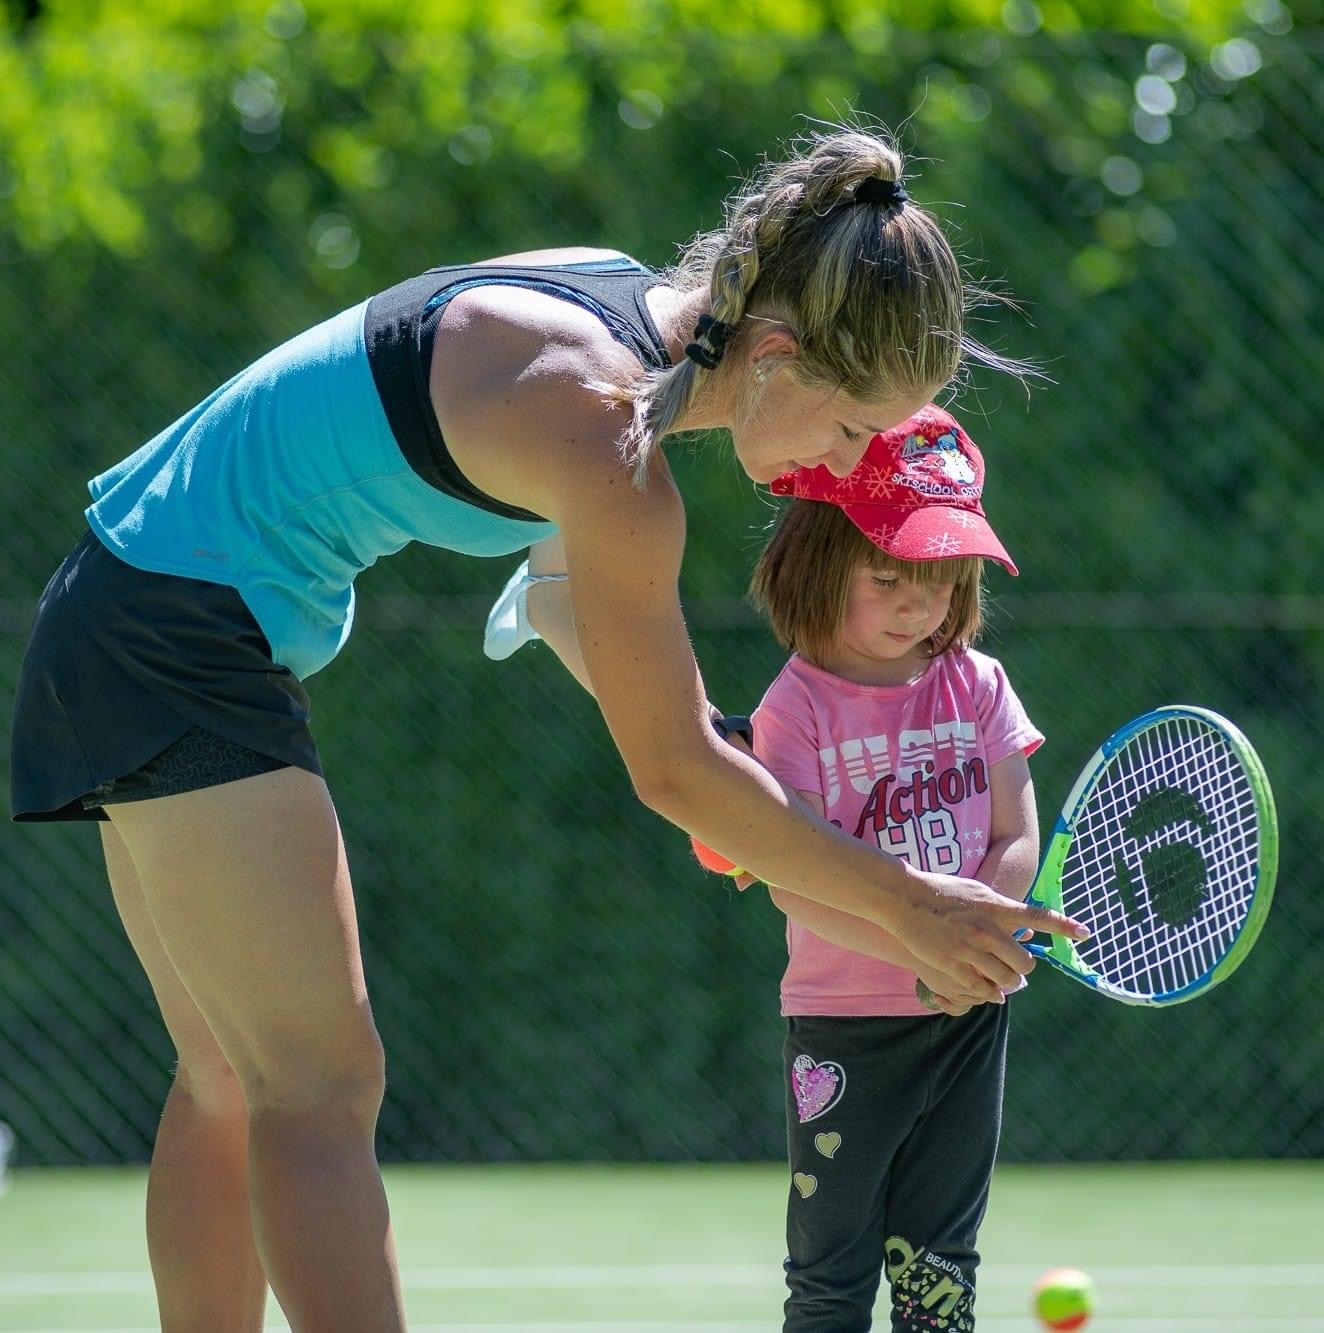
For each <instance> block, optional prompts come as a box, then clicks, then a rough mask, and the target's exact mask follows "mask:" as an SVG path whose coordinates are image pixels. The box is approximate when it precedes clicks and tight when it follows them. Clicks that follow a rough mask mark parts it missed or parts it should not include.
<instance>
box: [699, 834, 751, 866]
mask: <svg viewBox="0 0 1324 1333" xmlns="http://www.w3.org/2000/svg"><path fill="white" fill-rule="evenodd" d="M690 847H691V848H693V850H694V857H695V860H697V861H698V863H699V864H700V865H701V866H702V867H703V868H704V869H705V870H711V871H712V872H713V874H714V875H742V874H744V871H743V870H741V869H740V867H739V866H738V865H736V863H735V862H734V861H728V860H727V859H726V857H724V856H723V855H722V854H721V852H715V851H713V849H712V848H711V847H706V846H705V845H704V844H703V843H701V842H700V841H699V840H698V838H691V839H690Z"/></svg>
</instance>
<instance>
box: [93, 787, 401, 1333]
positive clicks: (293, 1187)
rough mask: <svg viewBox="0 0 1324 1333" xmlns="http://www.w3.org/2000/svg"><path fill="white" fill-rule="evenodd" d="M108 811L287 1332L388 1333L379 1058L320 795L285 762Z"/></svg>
mask: <svg viewBox="0 0 1324 1333" xmlns="http://www.w3.org/2000/svg"><path fill="white" fill-rule="evenodd" d="M109 814H110V816H111V819H112V821H113V823H114V825H115V829H116V831H117V832H118V833H119V835H120V836H121V837H122V838H123V840H124V844H125V846H126V847H127V849H128V852H129V855H130V857H131V859H132V862H133V865H134V866H135V868H136V869H137V872H138V881H139V883H140V885H141V887H142V891H143V898H144V901H145V902H146V905H147V909H148V912H149V913H150V916H151V920H152V923H153V925H154V926H155V928H156V933H157V936H158V937H159V939H160V941H161V943H162V945H163V946H164V949H165V953H166V955H167V956H168V958H169V960H170V962H171V964H172V965H173V967H174V969H175V971H176V973H177V974H178V976H179V978H180V979H181V980H182V982H183V984H184V986H185V988H186V989H187V991H188V994H189V995H190V996H191V998H192V1000H193V1002H194V1004H195V1005H196V1006H197V1009H198V1012H199V1013H200V1014H201V1015H202V1017H203V1019H204V1021H205V1022H206V1025H207V1027H208V1028H209V1029H210V1030H211V1032H212V1033H213V1034H214V1035H215V1038H216V1042H217V1045H218V1046H219V1048H220V1050H221V1051H222V1053H223V1054H224V1056H225V1058H226V1060H227V1061H228V1062H229V1064H230V1066H231V1067H232V1068H233V1069H234V1071H235V1074H236V1076H237V1078H238V1081H239V1084H240V1086H241V1087H242V1089H243V1094H244V1100H245V1103H246V1105H247V1107H248V1166H249V1190H250V1199H251V1205H252V1218H253V1234H254V1236H255V1239H256V1243H257V1249H258V1253H259V1254H260V1255H261V1258H262V1264H263V1267H264V1269H265V1270H266V1275H267V1280H268V1281H269V1282H270V1284H271V1287H272V1290H273V1291H274V1292H275V1294H276V1299H277V1300H278V1301H279V1302H280V1305H281V1308H282V1309H283V1310H284V1311H285V1314H286V1316H287V1317H288V1318H289V1321H290V1324H291V1326H292V1328H293V1329H294V1330H295V1333H341V1330H343V1331H344V1333H398V1330H402V1329H403V1328H404V1314H403V1304H402V1301H401V1297H400V1284H399V1277H398V1274H397V1271H396V1260H395V1246H394V1241H393V1239H392V1236H391V1228H390V1220H389V1217H388V1214H387V1207H386V1196H385V1192H384V1191H383V1189H382V1183H381V1176H380V1173H379V1172H378V1169H377V1162H376V1157H375V1153H374V1146H373V1134H374V1129H375V1126H376V1119H377V1112H378V1109H379V1107H380V1104H381V1097H382V1089H383V1086H384V1071H383V1058H382V1050H381V1043H380V1041H379V1039H378V1037H377V1031H376V1028H375V1026H374V1024H373V1021H372V1013H371V1010H370V1009H369V1005H368V997H367V991H366V988H365V985H364V980H363V967H362V962H361V960H360V956H359V944H358V928H357V925H356V922H355V917H354V902H353V895H352V892H351V889H350V881H349V873H348V870H347V867H346V864H345V855H344V846H343V844H342V842H341V838H340V828H339V824H338V823H337V820H336V815H335V810H334V808H333V807H332V804H331V798H330V796H329V794H328V793H327V790H326V785H325V783H323V782H322V780H321V779H320V778H317V777H314V776H312V775H311V774H309V773H306V772H304V771H302V770H301V769H296V768H285V769H281V770H279V771H278V772H275V773H267V774H263V775H262V776H260V777H254V778H245V779H244V780H242V781H240V782H231V783H227V784H225V785H223V786H219V787H209V788H206V789H205V790H202V791H196V792H187V793H185V794H183V795H180V796H167V797H163V798H161V799H159V800H154V801H143V802H137V803H134V804H129V805H117V806H113V807H111V808H110V810H109Z"/></svg>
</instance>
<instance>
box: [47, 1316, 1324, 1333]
mask: <svg viewBox="0 0 1324 1333" xmlns="http://www.w3.org/2000/svg"><path fill="white" fill-rule="evenodd" d="M1252 1318H1253V1322H1252V1323H1249V1324H1248V1323H1247V1322H1246V1316H1245V1315H1237V1316H1232V1317H1228V1318H1222V1317H1220V1316H1217V1315H1214V1316H1204V1317H1202V1318H1199V1319H1152V1318H1150V1317H1149V1316H1148V1315H1136V1316H1134V1317H1132V1318H1109V1320H1108V1323H1107V1327H1108V1328H1109V1329H1116V1330H1121V1333H1208V1331H1209V1330H1215V1333H1217V1330H1222V1329H1228V1330H1232V1329H1235V1330H1237V1333H1324V1321H1321V1320H1319V1319H1295V1318H1292V1317H1291V1316H1287V1317H1284V1318H1275V1317H1273V1316H1269V1317H1264V1316H1253V1317H1252ZM1025 1324H1026V1321H1025V1319H1024V1318H1013V1319H1007V1318H992V1319H980V1321H979V1327H980V1329H981V1330H986V1333H1024V1330H1025ZM780 1325H781V1321H780V1320H777V1321H776V1322H775V1323H769V1322H767V1321H764V1320H750V1319H746V1320H736V1321H732V1320H712V1321H710V1320H704V1319H686V1320H685V1321H684V1322H683V1323H676V1322H675V1321H674V1320H658V1321H656V1322H653V1323H649V1322H647V1321H640V1320H637V1319H634V1320H630V1321H629V1322H627V1323H622V1322H621V1321H620V1320H619V1319H606V1320H594V1319H577V1320H575V1322H574V1323H573V1324H565V1323H528V1322H521V1323H518V1324H410V1326H409V1327H410V1333H582V1330H583V1329H586V1328H587V1329H593V1328H602V1329H610V1330H611V1331H612V1333H691V1330H693V1329H696V1328H697V1329H702V1330H703V1333H777V1330H778V1328H780ZM31 1333H159V1330H158V1328H157V1327H156V1326H153V1327H151V1328H148V1327H141V1328H138V1327H135V1328H96V1329H88V1328H42V1329H33V1330H31ZM268 1333H289V1327H288V1325H286V1324H273V1325H269V1326H268Z"/></svg>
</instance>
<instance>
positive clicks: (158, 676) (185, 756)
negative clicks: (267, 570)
mask: <svg viewBox="0 0 1324 1333" xmlns="http://www.w3.org/2000/svg"><path fill="white" fill-rule="evenodd" d="M308 712H309V703H308V695H307V694H306V693H305V691H304V688H303V686H302V684H301V683H300V682H299V680H298V678H297V677H296V676H295V675H294V674H293V673H292V672H291V671H290V670H289V669H288V668H286V667H281V666H277V665H276V664H275V663H274V662H273V661H272V660H271V646H270V645H269V644H268V642H267V640H266V636H265V635H264V634H263V633H262V631H261V629H260V628H259V627H258V624H257V621H256V620H254V618H253V615H252V612H250V611H249V609H248V607H247V606H246V605H245V603H244V600H243V598H242V597H240V595H239V594H238V592H236V591H235V589H233V588H230V587H227V586H226V585H225V584H221V583H208V582H206V581H205V580H202V579H189V578H179V577H177V576H175V575H173V574H153V573H148V572H146V571H143V570H140V569H136V568H134V567H133V566H132V565H129V564H126V563H125V562H124V561H123V560H120V559H119V558H118V557H117V556H115V555H112V554H111V553H110V552H109V551H108V550H107V549H106V548H105V547H104V546H103V545H102V544H101V542H100V541H99V540H98V539H97V537H96V536H95V535H94V534H93V533H91V532H89V533H88V534H87V535H86V536H85V537H84V538H83V539H82V541H80V542H79V543H78V545H77V546H76V547H75V548H74V549H73V551H72V552H71V553H70V555H69V557H68V559H66V560H65V561H64V563H63V564H62V565H61V566H60V568H59V569H57V570H56V571H55V575H54V577H53V578H52V579H51V581H50V583H49V584H47V585H46V590H45V592H43V593H42V596H41V600H40V601H39V602H38V604H37V615H36V620H35V622H34V624H33V627H32V636H31V638H30V639H29V641H28V648H27V653H26V655H25V656H24V658H23V665H22V668H21V669H20V672H19V679H18V694H17V697H16V699H15V704H14V724H13V729H12V751H11V772H12V779H13V782H12V798H11V799H12V806H13V817H14V818H15V819H19V820H39V819H105V818H106V813H105V810H104V808H103V807H104V806H106V805H109V804H114V803H116V802H121V801H136V800H147V799H150V798H152V797H156V796H166V795H173V794H176V793H179V792H184V791H195V790H198V789H199V788H202V787H211V786H216V785H217V784H218V783H221V782H230V781H233V780H234V779H236V778H241V777H251V776H254V775H255V774H257V773H265V772H271V771H273V770H275V769H278V768H285V767H291V766H292V767H295V768H302V769H306V770H307V771H308V772H310V773H316V774H318V775H319V776H320V775H321V773H322V763H321V760H320V758H319V757H318V754H317V746H316V744H315V743H314V741H313V738H312V733H311V732H310V731H309V730H308Z"/></svg>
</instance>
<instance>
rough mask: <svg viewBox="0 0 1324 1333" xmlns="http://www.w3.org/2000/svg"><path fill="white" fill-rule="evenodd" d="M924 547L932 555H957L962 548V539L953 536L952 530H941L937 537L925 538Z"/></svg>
mask: <svg viewBox="0 0 1324 1333" xmlns="http://www.w3.org/2000/svg"><path fill="white" fill-rule="evenodd" d="M924 549H925V551H927V552H928V553H929V554H930V555H936V556H947V555H957V554H959V553H960V550H961V539H960V538H959V537H953V536H952V534H951V533H950V532H940V533H938V535H937V536H936V537H928V538H926V539H925V542H924Z"/></svg>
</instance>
